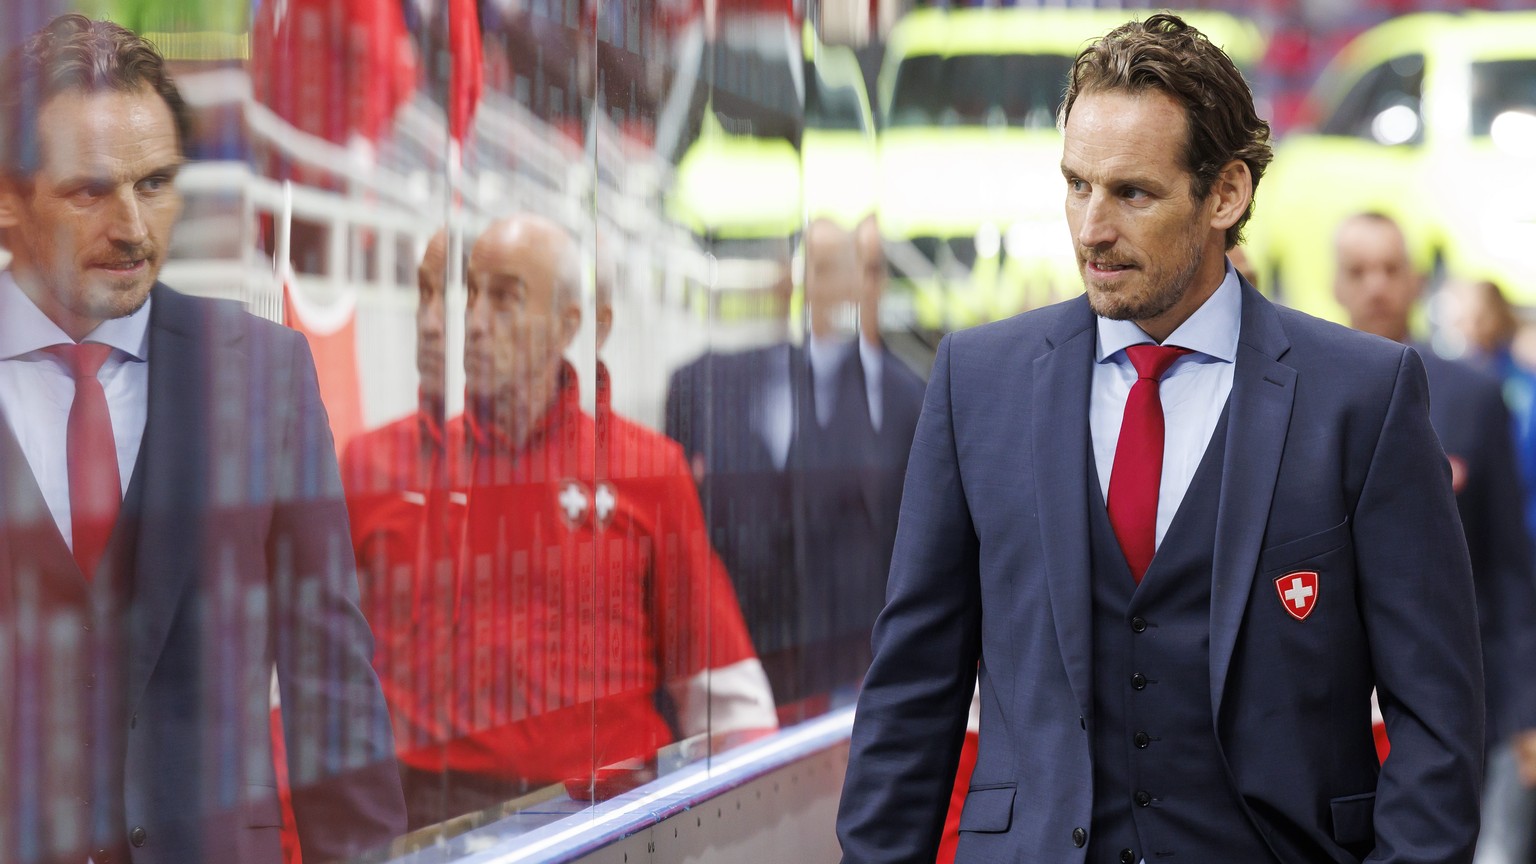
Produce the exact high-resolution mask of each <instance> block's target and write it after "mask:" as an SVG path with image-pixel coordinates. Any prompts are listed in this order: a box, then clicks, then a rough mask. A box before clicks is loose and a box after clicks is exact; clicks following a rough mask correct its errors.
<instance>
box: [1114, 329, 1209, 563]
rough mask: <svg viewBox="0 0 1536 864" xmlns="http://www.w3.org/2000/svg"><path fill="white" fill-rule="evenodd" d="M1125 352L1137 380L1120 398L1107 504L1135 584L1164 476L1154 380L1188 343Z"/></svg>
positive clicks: (1148, 553) (1151, 541)
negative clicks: (1121, 413)
mask: <svg viewBox="0 0 1536 864" xmlns="http://www.w3.org/2000/svg"><path fill="white" fill-rule="evenodd" d="M1125 353H1126V356H1127V357H1130V358H1131V365H1132V366H1135V367H1136V383H1135V384H1133V385H1131V394H1130V396H1128V397H1126V400H1125V418H1124V420H1122V421H1121V423H1120V440H1119V442H1118V443H1116V444H1115V463H1114V467H1113V468H1112V469H1111V470H1110V474H1109V501H1108V502H1107V504H1108V507H1109V524H1111V525H1113V526H1114V528H1115V537H1116V539H1118V540H1119V541H1120V551H1121V552H1123V553H1125V563H1126V564H1128V565H1130V568H1131V576H1132V577H1133V578H1135V580H1136V582H1137V583H1138V584H1140V582H1141V577H1142V576H1144V575H1146V572H1147V567H1149V566H1151V564H1152V553H1153V552H1154V551H1155V549H1156V545H1157V497H1158V489H1159V487H1160V486H1161V484H1162V479H1163V401H1162V398H1161V397H1160V396H1159V394H1158V386H1157V385H1158V382H1159V381H1161V380H1162V377H1163V374H1164V373H1166V372H1167V371H1168V367H1170V366H1172V365H1173V361H1175V360H1177V359H1179V357H1180V356H1181V355H1184V354H1188V353H1189V349H1188V348H1173V347H1170V346H1164V345H1132V346H1131V347H1129V348H1127V349H1125Z"/></svg>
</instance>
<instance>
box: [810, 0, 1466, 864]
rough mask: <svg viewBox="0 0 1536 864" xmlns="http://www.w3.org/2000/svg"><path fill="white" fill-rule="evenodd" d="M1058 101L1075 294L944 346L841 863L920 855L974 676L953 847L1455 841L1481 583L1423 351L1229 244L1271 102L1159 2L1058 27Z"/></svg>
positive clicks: (867, 695)
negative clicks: (1433, 414)
mask: <svg viewBox="0 0 1536 864" xmlns="http://www.w3.org/2000/svg"><path fill="white" fill-rule="evenodd" d="M1061 123H1062V126H1063V131H1064V138H1063V149H1062V161H1061V173H1062V187H1061V190H1062V194H1063V199H1064V209H1065V213H1066V216H1067V222H1068V224H1069V226H1070V229H1071V230H1070V235H1069V237H1063V238H1062V239H1063V240H1068V239H1070V241H1071V242H1072V243H1073V244H1074V247H1075V251H1076V255H1077V259H1078V265H1079V268H1080V270H1081V272H1082V278H1083V282H1084V286H1085V288H1086V292H1085V294H1084V295H1083V296H1081V297H1078V298H1075V299H1073V300H1069V301H1066V302H1064V303H1060V304H1057V305H1055V306H1050V307H1047V308H1044V309H1039V310H1036V311H1033V312H1027V313H1024V314H1023V315H1019V316H1016V317H1014V318H1010V319H1007V320H1005V321H998V322H995V323H992V324H987V325H983V326H981V327H977V328H973V329H970V330H964V331H960V332H957V333H952V334H950V335H949V336H947V337H945V339H944V341H943V342H942V343H941V345H940V346H939V350H938V355H937V358H936V360H935V363H934V368H933V374H932V376H931V379H930V385H929V387H928V392H927V395H926V397H925V403H924V407H923V412H922V417H921V419H920V420H919V422H918V430H917V434H916V435H915V437H914V439H913V446H912V454H911V459H910V461H909V464H908V471H907V485H906V487H905V492H906V496H905V498H904V500H903V502H902V514H901V525H900V528H899V531H898V536H897V548H896V554H895V556H894V558H893V563H892V566H891V575H890V585H889V590H888V594H887V596H888V600H887V603H886V606H885V608H884V609H883V610H882V611H881V613H880V619H879V623H878V624H877V625H876V628H875V660H874V663H873V664H871V666H870V670H869V674H868V676H866V678H865V685H864V690H863V692H862V693H861V694H860V697H859V714H858V718H857V719H856V720H855V722H854V729H853V737H852V744H851V751H850V757H849V771H848V775H847V780H846V782H845V784H844V787H843V799H842V807H841V810H840V812H839V814H838V835H839V838H840V840H841V842H842V848H843V853H844V859H843V860H844V861H845V862H848V864H855V862H857V864H866V862H868V864H873V862H895V861H918V860H931V859H932V857H933V855H934V854H935V850H936V849H937V847H938V845H939V839H940V831H941V828H942V825H943V821H944V812H945V803H946V800H947V798H948V795H947V793H948V791H949V789H950V784H952V783H953V782H954V778H955V769H956V764H957V762H958V758H959V755H960V749H961V742H962V740H963V730H964V729H965V725H966V713H967V712H966V708H967V705H968V703H969V702H970V701H971V695H972V691H973V686H974V685H975V684H976V682H977V681H978V680H979V682H980V687H981V704H980V708H981V721H980V732H979V740H978V748H979V750H978V755H977V759H976V768H975V772H974V773H973V775H972V776H971V779H970V788H969V792H968V795H967V798H966V802H965V808H964V811H963V813H962V815H961V818H960V822H959V826H958V829H959V843H958V847H957V849H956V853H955V860H956V861H957V862H962V864H965V862H981V861H1060V862H1085V861H1086V862H1094V864H1099V862H1110V861H1121V862H1130V864H1135V862H1138V861H1145V862H1147V864H1157V862H1159V861H1164V860H1184V861H1202V862H1203V861H1223V862H1225V861H1241V862H1245V864H1246V862H1274V864H1279V862H1287V864H1288V862H1298V861H1307V862H1315V861H1339V862H1342V861H1361V860H1367V859H1368V860H1372V861H1381V862H1389V861H1390V862H1407V861H1437V862H1461V864H1466V862H1468V861H1470V860H1471V857H1472V847H1473V843H1474V841H1475V840H1476V837H1477V833H1478V818H1479V817H1478V789H1479V785H1480V781H1481V768H1482V750H1483V720H1484V713H1483V676H1482V663H1481V651H1480V648H1479V644H1478V631H1477V616H1478V608H1477V603H1476V595H1475V591H1474V586H1473V579H1472V572H1471V567H1470V566H1469V562H1468V556H1467V546H1466V541H1465V539H1464V538H1463V536H1462V532H1461V526H1460V522H1459V520H1458V519H1457V514H1456V502H1455V499H1454V497H1453V494H1452V485H1451V471H1450V469H1449V466H1447V464H1446V461H1445V455H1444V453H1443V452H1442V451H1441V449H1440V444H1439V442H1438V440H1437V439H1436V437H1435V433H1434V429H1433V428H1432V426H1431V425H1430V417H1429V411H1428V407H1429V400H1428V394H1427V392H1426V385H1425V375H1424V367H1423V364H1422V363H1421V361H1420V360H1419V358H1418V356H1417V355H1416V353H1415V352H1414V351H1413V350H1412V349H1410V348H1408V347H1406V346H1403V345H1397V344H1393V343H1390V342H1387V341H1384V340H1381V339H1377V338H1375V337H1371V336H1367V335H1364V334H1359V333H1353V332H1351V331H1348V330H1345V329H1343V328H1340V327H1337V326H1335V325H1333V324H1330V323H1328V322H1323V321H1319V320H1317V319H1315V318H1310V317H1308V316H1306V315H1303V314H1301V313H1298V312H1295V311H1292V310H1287V309H1283V308H1280V307H1277V306H1275V305H1273V304H1271V303H1270V302H1269V301H1268V300H1266V299H1264V297H1263V296H1262V295H1260V294H1259V293H1258V292H1257V291H1256V290H1254V288H1253V287H1252V285H1250V284H1248V283H1247V282H1246V281H1245V280H1243V279H1242V277H1241V276H1239V275H1238V273H1237V272H1236V271H1235V270H1234V269H1233V268H1232V267H1231V265H1230V264H1229V263H1228V262H1227V260H1226V255H1225V253H1226V251H1227V250H1228V249H1230V248H1231V247H1232V246H1234V245H1236V243H1237V242H1238V240H1239V239H1240V235H1241V231H1242V227H1243V225H1244V223H1245V222H1246V221H1247V218H1248V216H1249V214H1250V213H1251V206H1252V203H1253V200H1254V199H1253V192H1254V189H1255V187H1256V186H1257V184H1258V182H1259V180H1260V178H1261V176H1262V174H1263V171H1264V168H1265V167H1266V165H1267V164H1268V162H1269V159H1270V148H1269V140H1268V139H1269V127H1268V124H1267V123H1265V122H1264V121H1263V120H1262V119H1261V118H1260V117H1259V116H1258V115H1257V113H1256V112H1255V109H1254V105H1253V97H1252V94H1251V92H1250V90H1249V88H1248V85H1247V83H1246V82H1245V81H1244V80H1243V78H1242V76H1241V74H1240V73H1239V72H1238V71H1237V69H1236V67H1235V66H1234V65H1233V63H1232V61H1231V58H1229V57H1228V56H1227V55H1226V54H1225V53H1223V52H1222V51H1221V49H1219V48H1218V47H1216V46H1215V45H1213V44H1211V42H1210V41H1209V40H1208V39H1207V38H1206V37H1205V36H1204V35H1203V34H1201V33H1199V32H1198V31H1196V30H1194V29H1193V28H1191V27H1189V26H1188V25H1187V24H1186V23H1185V22H1184V21H1183V20H1182V19H1180V18H1178V17H1177V16H1174V15H1171V14H1167V13H1163V14H1157V15H1151V16H1148V17H1147V18H1146V19H1145V20H1140V21H1131V22H1128V23H1126V24H1123V25H1121V26H1119V27H1117V28H1115V29H1114V30H1112V31H1110V32H1109V33H1108V34H1106V35H1105V36H1103V37H1102V38H1100V39H1098V40H1095V41H1094V42H1093V43H1092V44H1091V45H1089V46H1087V47H1086V48H1085V49H1084V50H1083V51H1082V52H1081V53H1080V54H1079V55H1078V57H1077V58H1076V60H1075V61H1074V64H1073V67H1072V74H1071V76H1070V77H1069V79H1068V83H1067V90H1066V94H1065V97H1064V99H1063V104H1062V117H1061ZM1373 687H1374V688H1375V689H1376V690H1377V692H1378V693H1379V694H1380V695H1381V700H1380V701H1381V707H1382V711H1383V713H1384V715H1385V717H1386V723H1387V730H1388V733H1389V734H1390V735H1391V738H1392V753H1391V755H1390V756H1389V757H1388V758H1387V760H1386V761H1385V762H1384V763H1381V762H1378V760H1377V756H1376V748H1375V744H1374V740H1373V737H1372V734H1371V708H1370V695H1371V691H1372V688H1373Z"/></svg>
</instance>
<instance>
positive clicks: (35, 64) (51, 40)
mask: <svg viewBox="0 0 1536 864" xmlns="http://www.w3.org/2000/svg"><path fill="white" fill-rule="evenodd" d="M144 87H148V88H149V89H151V90H153V91H154V92H155V93H157V94H159V96H160V98H162V99H164V100H165V104H166V106H167V107H169V108H170V109H171V117H172V118H173V119H174V121H175V123H176V136H177V140H178V142H179V143H180V145H181V146H182V148H185V147H186V143H187V139H188V137H189V136H190V134H191V117H190V114H189V112H188V111H187V104H186V102H184V101H183V100H182V98H181V93H180V91H178V90H177V89H176V83H175V82H174V81H172V80H171V76H170V73H168V72H167V71H166V68H165V58H164V57H162V56H161V55H160V52H159V51H158V50H156V49H155V46H154V45H153V44H151V43H150V42H149V40H147V39H145V38H144V37H142V36H140V35H138V34H137V33H134V32H133V31H132V30H129V29H127V28H125V27H121V26H119V25H117V24H113V23H112V22H110V21H93V20H92V19H90V18H87V17H85V16H84V15H76V14H68V15H60V16H59V17H57V18H55V19H53V20H52V21H50V22H48V25H47V26H45V27H43V28H42V29H41V30H39V31H37V32H36V33H33V34H32V35H31V36H29V37H27V39H26V41H25V42H23V43H22V44H21V45H20V46H18V47H17V48H14V49H12V50H11V52H10V53H9V54H8V55H7V56H6V58H5V61H4V63H3V65H0V122H3V123H4V127H3V128H4V135H3V136H0V171H3V172H5V173H6V174H9V175H10V176H12V177H17V178H23V179H25V178H30V177H31V176H32V175H33V174H34V173H36V171H37V169H38V168H39V167H40V166H41V164H42V152H41V148H40V142H39V141H38V140H37V139H38V135H37V115H38V113H39V112H40V111H41V110H42V108H43V106H44V105H45V104H47V102H48V100H49V99H52V98H53V97H54V96H57V95H59V94H60V93H66V92H69V91H82V92H86V93H91V92H100V91H106V90H116V91H120V92H133V91H135V90H139V89H140V88H144Z"/></svg>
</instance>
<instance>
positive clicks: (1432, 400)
mask: <svg viewBox="0 0 1536 864" xmlns="http://www.w3.org/2000/svg"><path fill="white" fill-rule="evenodd" d="M1334 246H1335V253H1336V259H1335V260H1336V262H1337V264H1336V270H1335V274H1334V284H1333V292H1334V298H1335V299H1337V300H1338V301H1339V305H1340V306H1342V307H1343V308H1344V310H1345V312H1346V313H1347V314H1348V315H1349V320H1350V325H1351V326H1353V327H1354V328H1355V329H1357V330H1363V331H1365V332H1367V333H1374V334H1375V335H1377V336H1381V337H1382V338H1385V339H1391V340H1392V341H1394V342H1400V343H1403V344H1414V343H1413V342H1412V341H1411V334H1410V330H1409V317H1410V314H1411V313H1412V311H1413V307H1414V305H1415V304H1416V303H1417V302H1418V301H1419V298H1420V293H1421V289H1422V285H1423V280H1422V278H1421V277H1420V275H1419V274H1418V273H1416V272H1415V271H1414V269H1413V264H1412V262H1411V260H1410V259H1409V255H1408V246H1407V242H1406V240H1405V239H1404V237H1403V233H1402V230H1401V229H1400V228H1399V227H1398V225H1397V223H1396V222H1394V221H1392V219H1390V218H1389V217H1387V216H1383V215H1381V214H1378V213H1363V214H1360V215H1357V216H1354V217H1351V218H1349V219H1347V220H1345V221H1344V222H1343V223H1342V224H1341V225H1340V226H1339V228H1338V230H1337V232H1336V233H1335V235H1334ZM1416 347H1417V348H1418V351H1419V355H1420V357H1421V358H1422V359H1423V361H1424V372H1425V375H1426V377H1427V378H1428V381H1429V416H1430V422H1431V423H1432V424H1433V425H1434V428H1435V432H1436V434H1437V435H1439V437H1440V444H1441V446H1442V447H1443V448H1444V449H1445V453H1446V458H1447V459H1448V460H1450V464H1451V487H1452V489H1453V490H1454V491H1455V493H1456V508H1457V510H1458V512H1459V513H1460V514H1461V524H1462V529H1463V531H1464V533H1465V534H1466V538H1467V548H1468V551H1469V552H1470V554H1471V556H1472V578H1473V581H1474V583H1475V585H1476V588H1477V609H1478V623H1479V626H1480V629H1481V632H1482V642H1483V675H1484V679H1485V684H1486V687H1487V691H1486V692H1487V698H1486V701H1487V709H1488V720H1487V748H1488V757H1487V759H1488V762H1487V765H1488V768H1487V781H1486V783H1485V788H1484V793H1483V805H1482V812H1483V828H1482V832H1481V833H1480V834H1479V835H1478V841H1477V858H1476V861H1477V862H1479V864H1502V862H1518V864H1525V862H1528V861H1529V860H1530V856H1531V853H1532V849H1531V829H1532V821H1533V819H1536V795H1532V794H1531V793H1529V792H1528V791H1526V790H1528V789H1529V788H1530V787H1531V786H1532V785H1536V678H1533V677H1532V674H1531V670H1533V669H1536V572H1533V570H1532V558H1531V544H1530V538H1529V536H1528V535H1527V534H1526V530H1525V523H1524V520H1523V519H1522V513H1523V507H1522V504H1523V500H1524V495H1523V490H1522V489H1521V486H1520V476H1519V472H1518V466H1517V463H1516V459H1515V451H1514V446H1513V440H1512V436H1511V434H1510V428H1511V427H1510V422H1509V412H1508V411H1507V410H1506V408H1505V405H1504V400H1503V398H1502V396H1501V393H1500V387H1499V381H1498V379H1496V378H1494V377H1492V376H1491V375H1486V374H1484V373H1483V372H1481V371H1479V370H1477V369H1475V368H1473V367H1471V366H1470V365H1467V364H1464V363H1460V362H1457V361H1454V360H1446V359H1443V358H1441V357H1439V356H1438V355H1436V354H1435V353H1434V352H1433V351H1431V350H1429V349H1428V348H1427V347H1425V346H1423V345H1417V346H1416Z"/></svg>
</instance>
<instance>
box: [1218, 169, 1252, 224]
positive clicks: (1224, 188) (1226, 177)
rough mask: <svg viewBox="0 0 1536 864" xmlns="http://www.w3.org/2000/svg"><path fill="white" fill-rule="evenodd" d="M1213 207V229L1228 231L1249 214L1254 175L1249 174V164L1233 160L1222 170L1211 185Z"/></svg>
mask: <svg viewBox="0 0 1536 864" xmlns="http://www.w3.org/2000/svg"><path fill="white" fill-rule="evenodd" d="M1210 198H1211V200H1212V203H1213V206H1212V208H1211V227H1212V228H1214V229H1216V230H1218V231H1226V230H1227V229H1228V228H1231V227H1232V226H1233V225H1236V224H1237V221H1238V220H1239V219H1241V218H1243V214H1244V213H1247V212H1248V202H1250V201H1252V200H1253V175H1252V174H1250V173H1248V163H1247V162H1244V161H1243V160H1241V159H1233V160H1232V161H1231V162H1228V163H1227V164H1226V165H1223V166H1222V168H1221V173H1220V174H1217V175H1216V180H1215V182H1213V183H1211V194H1210Z"/></svg>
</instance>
